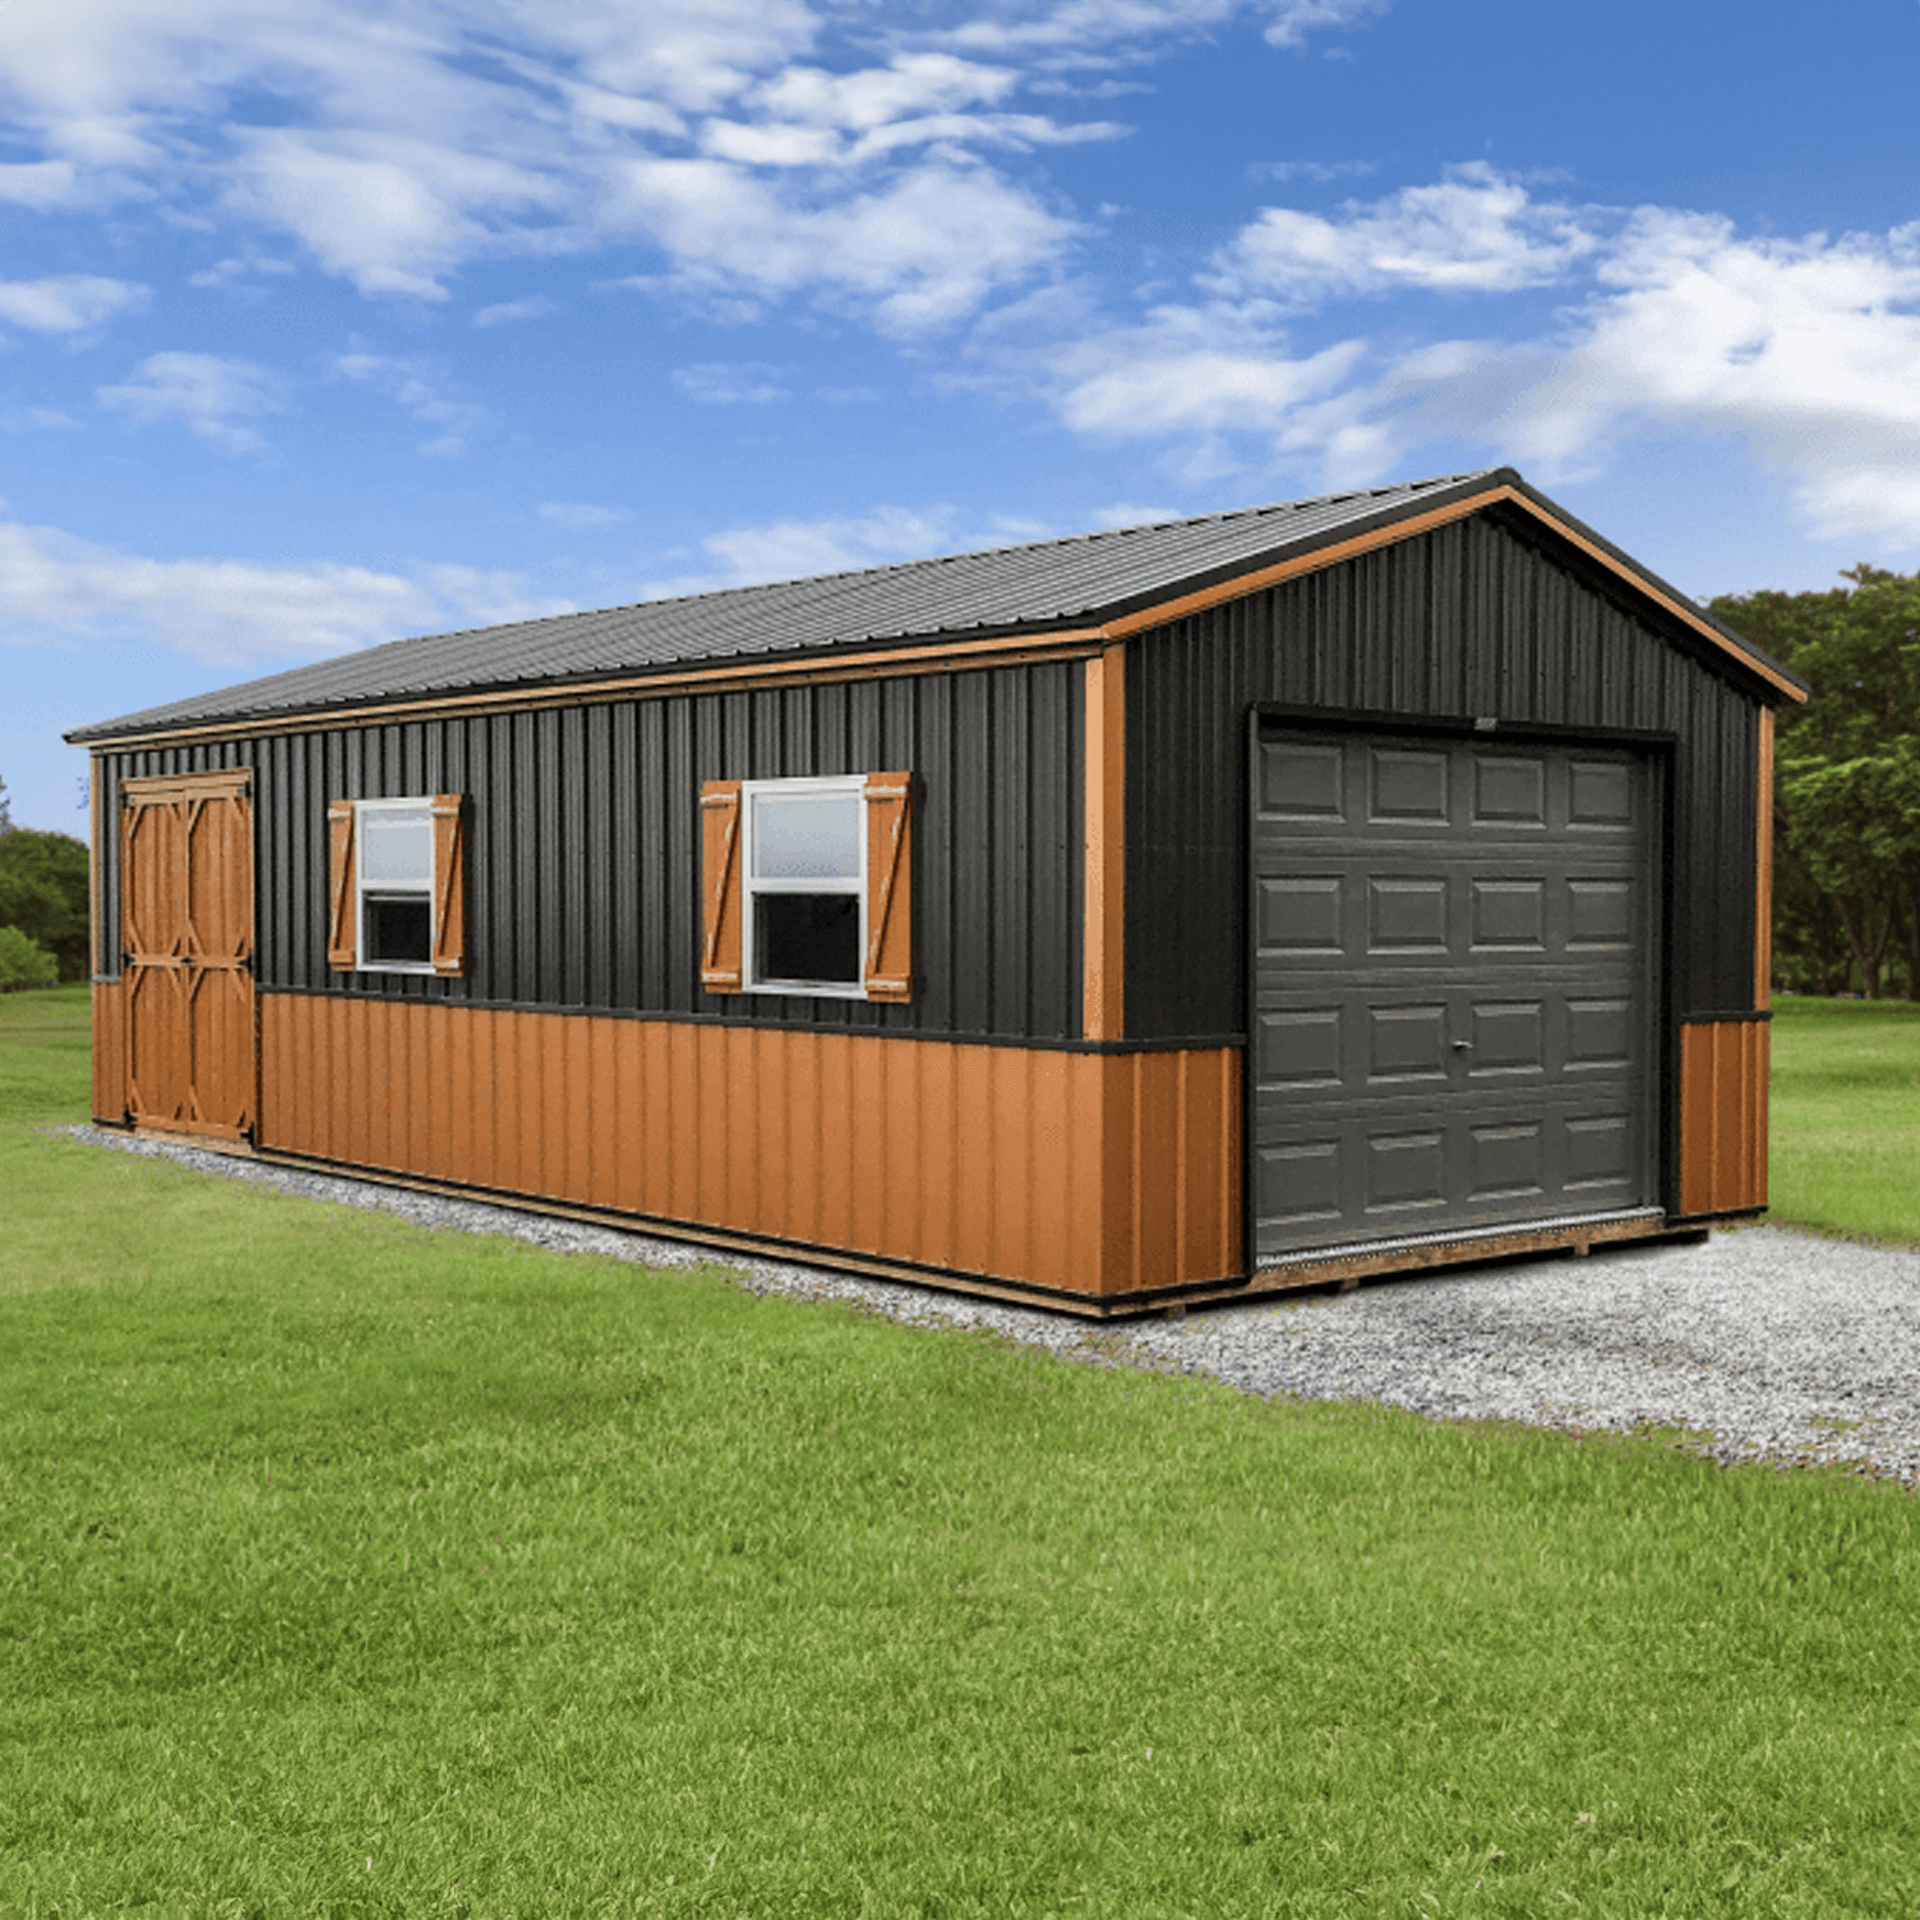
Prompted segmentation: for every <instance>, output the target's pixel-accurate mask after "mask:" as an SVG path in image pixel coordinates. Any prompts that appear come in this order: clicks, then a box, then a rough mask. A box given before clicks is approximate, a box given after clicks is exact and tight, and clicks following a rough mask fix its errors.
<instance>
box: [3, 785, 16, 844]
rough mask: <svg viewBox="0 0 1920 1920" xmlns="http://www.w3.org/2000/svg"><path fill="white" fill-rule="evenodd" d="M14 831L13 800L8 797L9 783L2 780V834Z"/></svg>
mask: <svg viewBox="0 0 1920 1920" xmlns="http://www.w3.org/2000/svg"><path fill="white" fill-rule="evenodd" d="M12 831H13V802H12V801H11V800H9V799H8V798H7V783H6V782H5V781H4V780H0V834H7V833H11V832H12Z"/></svg>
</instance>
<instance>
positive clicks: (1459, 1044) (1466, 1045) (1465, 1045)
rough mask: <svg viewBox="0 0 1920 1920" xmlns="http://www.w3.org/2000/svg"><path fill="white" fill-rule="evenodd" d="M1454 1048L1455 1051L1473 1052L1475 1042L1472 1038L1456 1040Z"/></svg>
mask: <svg viewBox="0 0 1920 1920" xmlns="http://www.w3.org/2000/svg"><path fill="white" fill-rule="evenodd" d="M1453 1050H1454V1052H1455V1053H1471V1052H1472V1051H1473V1042H1472V1041H1471V1040H1456V1041H1455V1042H1454V1043H1453Z"/></svg>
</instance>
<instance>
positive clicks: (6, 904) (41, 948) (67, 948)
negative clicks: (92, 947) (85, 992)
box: [0, 780, 89, 993]
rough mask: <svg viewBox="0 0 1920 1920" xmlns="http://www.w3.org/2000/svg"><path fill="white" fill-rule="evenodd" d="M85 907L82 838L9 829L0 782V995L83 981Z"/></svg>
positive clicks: (85, 968)
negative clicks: (22, 988) (68, 981)
mask: <svg viewBox="0 0 1920 1920" xmlns="http://www.w3.org/2000/svg"><path fill="white" fill-rule="evenodd" d="M88 912H89V895H88V887H87V848H86V842H85V841H83V840H76V839H75V838H74V837H73V835H72V834H70V833H40V832H36V831H35V830H34V829H33V828H31V827H16V826H15V825H14V824H13V810H12V807H11V806H10V805H9V804H8V800H7V787H6V782H5V781H4V780H0V993H10V992H12V991H13V990H14V989H15V988H17V987H50V986H52V985H53V984H54V982H55V981H56V980H84V979H85V978H86V977H87V974H88V971H89V967H88V952H87V945H88V934H87V917H88Z"/></svg>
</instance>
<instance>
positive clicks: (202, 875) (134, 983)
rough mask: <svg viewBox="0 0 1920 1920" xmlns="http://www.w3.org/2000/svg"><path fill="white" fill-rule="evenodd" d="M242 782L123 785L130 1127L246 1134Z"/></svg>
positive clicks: (249, 890) (249, 1117)
mask: <svg viewBox="0 0 1920 1920" xmlns="http://www.w3.org/2000/svg"><path fill="white" fill-rule="evenodd" d="M251 780H252V775H251V772H250V771H248V770H246V769H237V770H235V771H232V772H227V773H200V774H186V775H181V776H178V777H172V778H168V777H161V778H153V779H139V780H128V781H126V782H125V783H124V784H123V785H122V788H121V795H122V800H121V815H120V945H121V971H122V975H123V978H124V979H125V982H126V1008H127V1107H128V1115H129V1118H131V1119H132V1120H133V1121H134V1123H135V1124H136V1125H138V1126H143V1127H161V1128H166V1129H168V1130H170V1131H173V1132H177V1133H199V1134H207V1135H211V1136H213V1137H215V1138H217V1139H223V1140H239V1139H246V1138H249V1137H250V1136H251V1135H252V1132H253V1123H254V1115H255V1112H256V1110H257V1087H258V1077H259V1076H258V1066H257V1046H256V1042H255V1023H254V985H253V940H254V933H253V800H252V792H251Z"/></svg>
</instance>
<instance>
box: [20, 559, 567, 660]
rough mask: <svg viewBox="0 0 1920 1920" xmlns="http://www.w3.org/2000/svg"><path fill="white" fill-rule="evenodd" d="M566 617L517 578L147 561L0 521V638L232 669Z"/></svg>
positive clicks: (318, 565)
mask: <svg viewBox="0 0 1920 1920" xmlns="http://www.w3.org/2000/svg"><path fill="white" fill-rule="evenodd" d="M566 611H569V606H568V603H566V602H561V601H547V600H534V599H530V598H529V597H528V596H527V595H526V594H525V592H524V590H523V589H522V587H521V585H520V583H519V582H518V581H516V580H514V579H513V578H512V576H509V575H503V574H487V573H479V572H475V571H473V570H471V569H464V568H438V569H430V570H429V571H428V572H427V573H426V574H425V575H424V577H423V578H421V579H408V578H406V577H404V576H402V575H399V574H392V573H379V572H375V571H373V570H371V569H369V568H365V567H343V566H338V565H336V564H334V563H332V562H330V561H310V562H307V563H304V564H300V565H293V566H269V565H262V564H259V563H256V562H251V561H238V560H151V559H146V558H143V557H141V556H139V555H135V554H127V553H122V552H119V551H117V550H116V549H114V548H111V547H104V546H99V545H96V544H94V543H92V542H90V541H86V540H81V539H77V538H76V537H75V536H74V535H72V534H69V533H64V532H62V531H60V530H59V529H57V528H53V527H30V526H23V525H20V524H19V523H17V522H7V523H0V634H4V635H6V636H7V637H8V638H9V640H10V641H11V642H12V643H13V644H16V645H28V644H38V643H42V642H44V640H45V639H47V638H48V637H54V638H60V639H66V640H69V641H71V640H87V639H92V638H99V637H105V636H116V637H118V636H132V637H134V638H138V639H151V640H155V641H158V642H159V643H160V644H161V645H163V646H166V647H168V648H170V649H171V650H173V651H174V652H177V653H184V654H189V655H191V656H192V657H193V658H195V659H197V660H204V661H207V662H209V663H210V664H213V665H216V666H220V667H223V668H228V669H234V670H239V669H245V668H249V667H251V668H256V669H259V670H265V669H266V668H267V667H269V666H271V665H272V664H273V663H274V662H276V661H284V660H298V659H301V658H309V657H313V656H316V655H324V654H333V653H342V652H345V651H347V650H349V649H351V648H354V647H365V646H371V645H373V644H375V643H376V642H378V641H382V640H395V639H399V638H402V637H403V636H405V635H407V634H410V633H426V632H433V631H436V630H441V629H445V628H449V627H459V626H471V625H479V624H488V623H491V622H494V621H497V620H507V619H525V618H530V617H533V616H535V615H538V614H545V613H563V612H566Z"/></svg>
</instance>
